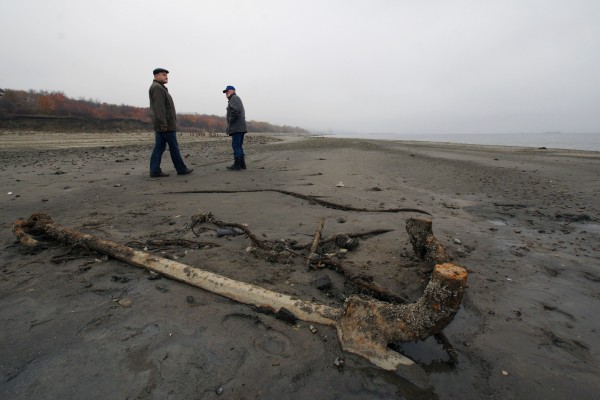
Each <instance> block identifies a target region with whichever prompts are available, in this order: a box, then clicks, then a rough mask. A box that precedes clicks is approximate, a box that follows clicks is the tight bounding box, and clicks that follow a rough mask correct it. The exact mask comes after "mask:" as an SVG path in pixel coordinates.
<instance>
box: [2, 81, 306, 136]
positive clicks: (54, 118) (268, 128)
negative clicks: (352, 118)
mask: <svg viewBox="0 0 600 400" xmlns="http://www.w3.org/2000/svg"><path fill="white" fill-rule="evenodd" d="M177 124H178V126H179V129H180V130H189V131H200V132H206V133H219V132H225V128H226V126H227V123H226V121H225V117H222V116H217V115H206V114H177ZM247 125H248V131H249V132H264V133H308V131H307V130H305V129H302V128H299V127H293V126H287V125H273V124H270V123H268V122H261V121H248V122H247ZM0 127H7V128H19V127H24V128H28V129H45V128H50V129H69V128H74V127H78V128H80V129H82V128H85V129H93V128H98V129H99V130H107V129H108V130H110V129H117V130H127V129H135V130H138V129H148V130H152V124H151V122H150V110H149V108H147V107H133V106H127V105H124V104H122V105H116V104H108V103H100V102H98V101H94V100H91V99H83V98H80V99H71V98H69V97H67V96H65V94H64V93H62V92H47V91H35V90H29V91H25V90H12V89H5V90H2V89H0Z"/></svg>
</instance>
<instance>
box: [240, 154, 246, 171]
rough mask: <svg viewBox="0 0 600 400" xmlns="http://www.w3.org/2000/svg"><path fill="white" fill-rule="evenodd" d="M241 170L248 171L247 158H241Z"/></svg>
mask: <svg viewBox="0 0 600 400" xmlns="http://www.w3.org/2000/svg"><path fill="white" fill-rule="evenodd" d="M240 168H241V169H246V158H245V157H244V156H242V157H241V158H240Z"/></svg>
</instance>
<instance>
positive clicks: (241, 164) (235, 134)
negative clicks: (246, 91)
mask: <svg viewBox="0 0 600 400" xmlns="http://www.w3.org/2000/svg"><path fill="white" fill-rule="evenodd" d="M223 93H225V95H226V96H227V99H228V101H229V102H228V104H227V130H226V132H227V134H228V135H229V136H231V147H232V148H233V164H232V165H228V166H227V169H229V170H231V171H239V170H241V169H246V160H245V155H244V148H243V147H242V146H243V145H244V135H245V134H246V133H247V132H248V129H247V128H246V112H245V111H244V105H243V104H242V99H240V97H239V96H238V95H237V94H236V93H235V88H234V87H233V86H227V87H226V88H225V90H223Z"/></svg>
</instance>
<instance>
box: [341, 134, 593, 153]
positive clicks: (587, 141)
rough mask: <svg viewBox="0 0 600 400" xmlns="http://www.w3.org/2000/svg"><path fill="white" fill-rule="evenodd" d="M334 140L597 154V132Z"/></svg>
mask: <svg viewBox="0 0 600 400" xmlns="http://www.w3.org/2000/svg"><path fill="white" fill-rule="evenodd" d="M333 136H336V137H346V138H348V137H351V138H363V139H383V140H420V141H426V142H450V143H466V144H487V145H498V146H521V147H547V148H556V149H574V150H591V151H600V133H530V134H525V133H522V134H519V133H504V134H439V135H427V134H423V135H419V134H413V135H410V134H395V133H366V134H334V135H333Z"/></svg>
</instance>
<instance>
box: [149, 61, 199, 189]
mask: <svg viewBox="0 0 600 400" xmlns="http://www.w3.org/2000/svg"><path fill="white" fill-rule="evenodd" d="M152 73H153V74H154V81H152V85H151V86H150V91H149V94H150V114H151V115H152V123H153V124H154V131H155V132H156V134H155V136H154V149H153V150H152V155H151V156H150V177H151V178H162V177H165V176H169V174H166V173H164V172H162V170H161V169H160V161H161V159H162V155H163V153H164V152H165V149H166V148H167V144H168V145H169V153H170V154H171V161H173V165H174V166H175V169H176V170H177V175H187V174H189V173H190V172H192V171H193V169H191V168H188V167H186V165H185V163H184V162H183V159H182V158H181V153H180V152H179V144H178V143H177V132H176V131H177V116H176V113H175V103H173V98H172V97H171V95H170V94H169V90H168V89H167V88H166V86H165V84H167V83H168V82H169V71H167V70H166V69H164V68H156V69H155V70H154V71H152Z"/></svg>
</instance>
